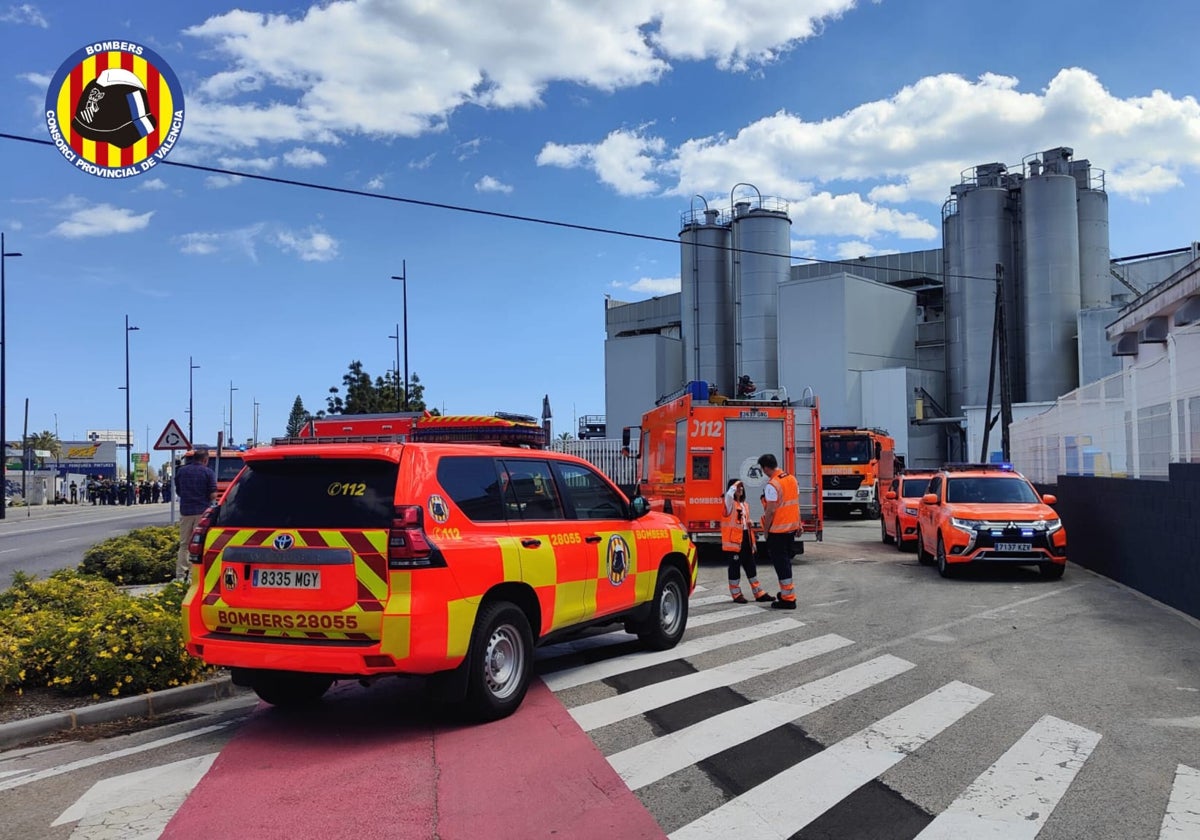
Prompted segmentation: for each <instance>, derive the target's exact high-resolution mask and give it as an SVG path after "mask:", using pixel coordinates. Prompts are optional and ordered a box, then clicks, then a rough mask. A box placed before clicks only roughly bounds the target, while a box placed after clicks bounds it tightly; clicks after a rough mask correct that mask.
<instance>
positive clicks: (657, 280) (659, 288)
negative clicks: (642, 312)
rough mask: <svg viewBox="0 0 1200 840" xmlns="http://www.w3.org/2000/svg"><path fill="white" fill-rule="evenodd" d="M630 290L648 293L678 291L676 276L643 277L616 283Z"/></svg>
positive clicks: (663, 293) (665, 293)
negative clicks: (626, 283) (626, 282)
mask: <svg viewBox="0 0 1200 840" xmlns="http://www.w3.org/2000/svg"><path fill="white" fill-rule="evenodd" d="M618 285H621V286H623V287H624V288H627V289H629V290H630V291H632V292H644V293H645V294H648V295H670V294H674V293H675V292H678V291H679V278H678V277H643V278H641V279H640V280H636V281H634V282H633V283H629V284H628V285H625V284H618Z"/></svg>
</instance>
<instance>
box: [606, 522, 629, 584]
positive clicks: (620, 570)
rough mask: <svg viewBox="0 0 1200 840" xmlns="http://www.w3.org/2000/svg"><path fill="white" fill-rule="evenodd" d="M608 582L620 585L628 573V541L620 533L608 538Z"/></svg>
mask: <svg viewBox="0 0 1200 840" xmlns="http://www.w3.org/2000/svg"><path fill="white" fill-rule="evenodd" d="M607 567H608V582H609V583H611V584H612V585H613V586H620V585H621V584H622V583H624V582H625V576H626V575H628V574H629V543H627V542H625V538H624V537H622V536H621V535H620V534H613V535H612V536H611V537H609V538H608V559H607Z"/></svg>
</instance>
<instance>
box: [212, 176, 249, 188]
mask: <svg viewBox="0 0 1200 840" xmlns="http://www.w3.org/2000/svg"><path fill="white" fill-rule="evenodd" d="M244 180H245V179H244V178H242V177H240V176H238V175H209V176H208V177H207V178H205V179H204V186H206V187H208V188H209V189H210V190H223V189H225V188H226V187H235V186H237V185H238V184H240V183H241V182H242V181H244Z"/></svg>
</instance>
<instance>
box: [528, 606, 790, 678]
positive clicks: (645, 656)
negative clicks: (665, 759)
mask: <svg viewBox="0 0 1200 840" xmlns="http://www.w3.org/2000/svg"><path fill="white" fill-rule="evenodd" d="M803 626H804V622H801V621H796V620H795V619H794V618H781V619H779V620H778V621H768V622H765V623H763V624H755V625H753V626H751V627H740V628H738V629H737V630H728V631H726V632H724V633H714V634H713V635H711V636H702V637H700V638H699V639H689V640H688V641H686V642H680V643H679V644H678V645H676V646H675V647H673V648H671V649H670V650H663V651H655V652H640V653H636V654H630V655H628V656H622V657H620V658H618V659H609V660H606V661H604V662H592V663H590V664H588V665H579V666H577V667H575V668H565V669H563V670H561V671H555V672H554V673H552V674H543V675H542V682H544V683H545V684H546V686H547V687H548V688H549V689H550V690H551V691H562V690H563V689H565V688H573V687H574V686H577V685H583V684H584V683H589V682H595V681H596V680H603V679H606V678H608V677H613V676H616V675H617V674H626V673H629V672H630V671H636V670H638V669H639V668H649V667H650V666H652V665H661V664H663V663H664V662H671V661H674V660H676V659H687V658H688V657H689V656H695V655H696V654H699V653H708V652H709V651H712V650H717V649H718V648H723V647H726V646H728V645H737V644H742V643H743V642H755V641H758V640H760V639H762V638H764V637H766V636H771V635H774V634H775V633H783V632H785V631H787V630H796V629H797V628H800V627H803Z"/></svg>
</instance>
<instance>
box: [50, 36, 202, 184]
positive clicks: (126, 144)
mask: <svg viewBox="0 0 1200 840" xmlns="http://www.w3.org/2000/svg"><path fill="white" fill-rule="evenodd" d="M183 111H184V108H183V88H181V87H180V85H179V80H178V79H177V78H176V77H175V73H174V72H173V71H172V70H171V68H170V67H168V66H167V63H166V62H165V61H163V60H162V58H160V57H159V56H158V55H157V54H156V53H155V52H153V51H152V50H151V49H149V48H148V47H145V46H142V45H141V44H135V43H132V42H130V41H100V42H97V43H95V44H88V45H87V46H86V47H83V48H82V49H80V50H78V51H76V52H75V53H74V54H73V55H72V56H71V57H70V58H68V59H67V60H66V61H64V62H63V64H62V66H61V67H59V68H58V72H57V73H55V74H54V78H53V79H52V80H51V82H50V87H49V89H48V90H47V91H46V127H47V129H49V131H50V139H51V140H53V141H54V145H55V148H57V149H58V153H59V154H61V155H62V156H63V157H64V158H66V160H67V162H68V163H70V164H72V165H73V166H74V167H75V168H76V169H80V170H82V171H84V172H87V173H88V174H89V175H95V176H97V177H100V178H130V177H133V176H134V175H140V174H141V173H143V172H148V171H149V170H151V169H153V168H154V167H155V166H156V165H158V164H159V163H160V162H162V161H163V160H165V159H166V157H167V155H168V154H170V153H171V149H172V148H174V146H175V142H176V141H177V140H178V139H179V133H180V131H182V129H183Z"/></svg>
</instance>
